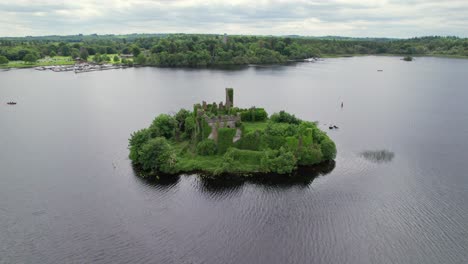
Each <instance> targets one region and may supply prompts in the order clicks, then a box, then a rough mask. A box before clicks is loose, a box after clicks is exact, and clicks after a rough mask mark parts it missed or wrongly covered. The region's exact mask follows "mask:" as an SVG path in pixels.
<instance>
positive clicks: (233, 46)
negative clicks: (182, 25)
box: [0, 34, 468, 67]
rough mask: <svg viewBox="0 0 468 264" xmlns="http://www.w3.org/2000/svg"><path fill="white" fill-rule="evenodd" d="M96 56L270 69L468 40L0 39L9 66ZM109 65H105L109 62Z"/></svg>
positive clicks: (454, 51)
mask: <svg viewBox="0 0 468 264" xmlns="http://www.w3.org/2000/svg"><path fill="white" fill-rule="evenodd" d="M27 54H33V55H34V56H35V57H36V58H44V57H45V56H54V55H60V56H71V57H73V58H76V57H81V58H82V59H87V58H88V56H93V55H95V54H101V55H103V54H133V56H134V59H135V62H136V63H138V64H143V65H152V66H163V67H182V66H184V67H199V66H213V65H232V64H274V63H283V62H286V61H288V60H298V59H305V58H310V57H320V56H330V55H338V56H339V55H354V54H396V55H404V56H410V55H443V56H462V57H468V39H466V38H457V37H423V38H413V39H353V38H339V37H335V38H332V37H329V38H312V37H272V36H241V35H239V36H228V40H227V42H226V43H224V42H223V37H222V36H220V35H186V34H152V35H148V34H146V35H145V34H132V35H103V36H98V35H88V36H83V35H76V36H46V37H24V38H0V55H1V56H5V57H6V58H7V59H8V60H10V61H15V60H24V57H25V56H26V55H27ZM109 60H110V59H109Z"/></svg>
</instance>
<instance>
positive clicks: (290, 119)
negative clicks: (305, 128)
mask: <svg viewBox="0 0 468 264" xmlns="http://www.w3.org/2000/svg"><path fill="white" fill-rule="evenodd" d="M270 120H271V121H273V122H275V123H288V124H295V125H299V124H300V123H301V120H300V119H299V118H297V117H296V116H295V115H292V114H289V113H287V112H285V111H280V112H279V113H274V114H272V115H271V117H270Z"/></svg>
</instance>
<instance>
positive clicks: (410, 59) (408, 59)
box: [403, 56, 413, 61]
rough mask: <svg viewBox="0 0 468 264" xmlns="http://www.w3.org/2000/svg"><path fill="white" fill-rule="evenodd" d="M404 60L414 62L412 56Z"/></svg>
mask: <svg viewBox="0 0 468 264" xmlns="http://www.w3.org/2000/svg"><path fill="white" fill-rule="evenodd" d="M403 60H404V61H413V57H411V56H405V57H404V58H403Z"/></svg>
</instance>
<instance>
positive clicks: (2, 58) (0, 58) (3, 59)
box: [0, 55, 9, 64]
mask: <svg viewBox="0 0 468 264" xmlns="http://www.w3.org/2000/svg"><path fill="white" fill-rule="evenodd" d="M8 62H9V60H8V59H7V57H5V56H2V55H0V64H7V63H8Z"/></svg>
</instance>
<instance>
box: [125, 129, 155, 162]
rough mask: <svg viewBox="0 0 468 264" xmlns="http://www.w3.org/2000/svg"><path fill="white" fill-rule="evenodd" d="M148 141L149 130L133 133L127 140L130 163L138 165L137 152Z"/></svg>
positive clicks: (138, 156)
mask: <svg viewBox="0 0 468 264" xmlns="http://www.w3.org/2000/svg"><path fill="white" fill-rule="evenodd" d="M149 139H150V131H149V129H147V128H145V129H141V130H138V131H136V132H134V133H133V134H132V135H131V137H130V139H129V144H128V145H129V149H130V154H129V156H128V157H129V158H130V160H131V161H133V162H134V163H138V161H139V158H140V155H139V152H140V150H141V148H142V146H143V145H144V144H145V143H146V142H147V141H148V140H149Z"/></svg>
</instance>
